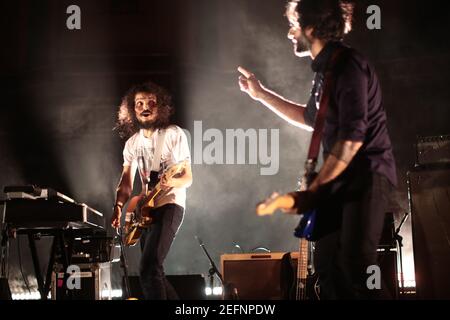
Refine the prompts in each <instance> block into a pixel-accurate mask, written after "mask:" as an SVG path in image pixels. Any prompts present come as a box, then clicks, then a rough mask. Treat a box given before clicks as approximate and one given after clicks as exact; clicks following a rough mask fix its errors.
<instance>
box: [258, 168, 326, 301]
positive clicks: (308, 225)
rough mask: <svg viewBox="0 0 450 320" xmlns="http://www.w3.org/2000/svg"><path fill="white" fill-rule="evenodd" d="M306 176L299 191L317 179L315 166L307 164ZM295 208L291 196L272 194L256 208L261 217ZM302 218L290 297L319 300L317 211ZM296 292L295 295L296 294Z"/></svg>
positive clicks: (312, 211)
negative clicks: (315, 261) (315, 258)
mask: <svg viewBox="0 0 450 320" xmlns="http://www.w3.org/2000/svg"><path fill="white" fill-rule="evenodd" d="M305 167H306V170H305V174H304V175H303V177H302V179H301V180H300V182H299V191H305V190H307V186H308V184H309V183H311V182H312V180H313V179H314V178H315V176H316V173H315V171H314V167H315V164H313V163H309V162H307V164H306V166H305ZM293 206H294V199H293V197H292V196H290V195H279V194H277V193H274V194H272V196H271V197H270V198H268V199H267V200H265V201H264V202H262V203H259V204H258V205H257V207H256V213H257V214H258V215H259V216H266V215H272V214H273V213H274V212H275V211H277V210H283V211H285V212H287V211H290V210H291V208H292V207H293ZM301 214H302V218H301V219H300V222H299V224H298V226H297V228H296V229H295V233H294V235H295V236H296V237H297V238H299V257H298V263H297V277H296V281H295V285H293V286H292V288H291V290H290V292H289V297H290V298H291V299H295V300H319V294H320V292H319V286H318V277H317V275H316V274H315V271H314V265H313V250H314V249H313V243H312V242H311V241H310V240H311V238H312V237H313V232H314V225H315V220H316V211H315V210H314V209H312V210H308V211H306V212H301ZM294 292H295V293H294Z"/></svg>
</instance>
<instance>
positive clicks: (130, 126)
mask: <svg viewBox="0 0 450 320" xmlns="http://www.w3.org/2000/svg"><path fill="white" fill-rule="evenodd" d="M172 113H173V106H172V99H171V96H170V94H169V93H168V92H167V90H166V89H164V88H163V87H161V86H159V85H157V84H155V83H152V82H147V83H144V84H140V85H136V86H134V87H132V88H131V89H130V90H129V91H128V92H127V93H126V95H125V96H124V97H123V99H122V103H121V105H120V107H119V111H118V114H117V115H118V117H117V124H116V127H115V129H116V130H117V131H118V132H119V135H120V136H121V137H122V138H124V139H127V140H126V143H125V147H124V149H123V169H122V175H121V178H120V182H119V184H118V186H117V192H116V201H115V204H114V208H113V216H112V220H111V224H112V226H113V227H114V228H119V227H120V226H121V216H122V210H123V209H124V205H125V204H126V203H127V202H128V200H129V198H130V196H131V194H132V191H133V181H134V177H135V174H136V170H138V172H139V176H140V178H141V183H142V191H141V195H142V196H145V195H146V194H147V193H148V192H149V191H150V190H149V185H150V184H151V183H153V184H154V182H155V181H150V180H152V179H151V176H152V178H154V179H159V178H158V175H152V174H151V170H154V172H160V174H161V172H162V170H163V169H165V168H170V167H171V166H173V165H175V164H177V163H180V162H183V163H185V164H186V165H185V166H184V167H183V170H182V171H181V172H180V173H179V174H177V175H174V176H167V175H162V176H161V175H160V177H161V181H160V188H161V192H160V193H158V196H157V197H156V198H155V200H154V204H153V206H152V207H151V216H152V219H153V220H152V223H151V224H150V225H149V226H147V227H146V228H144V230H143V232H142V234H141V236H140V239H139V241H140V246H141V249H142V257H141V261H140V267H139V278H140V283H141V287H142V291H143V293H144V296H145V298H146V299H149V300H165V299H177V294H176V292H175V290H174V289H173V287H172V286H171V285H170V283H169V282H168V281H167V279H166V277H165V274H164V267H163V263H164V260H165V258H166V256H167V254H168V252H169V249H170V246H171V245H172V242H173V240H174V238H175V235H176V234H177V232H178V229H179V228H180V226H181V223H182V221H183V217H184V208H185V206H186V188H188V187H189V186H190V185H191V184H192V171H191V167H190V151H189V146H188V142H187V137H186V135H185V133H184V132H183V130H182V129H181V128H180V127H178V126H176V125H173V124H171V123H170V116H171V115H172ZM158 163H159V165H157V164H158ZM141 199H143V198H141ZM131 202H132V201H130V203H131ZM140 204H141V205H143V204H142V203H140ZM128 206H130V204H129V205H128ZM136 210H140V208H139V206H138V207H137V208H136ZM127 212H128V211H127Z"/></svg>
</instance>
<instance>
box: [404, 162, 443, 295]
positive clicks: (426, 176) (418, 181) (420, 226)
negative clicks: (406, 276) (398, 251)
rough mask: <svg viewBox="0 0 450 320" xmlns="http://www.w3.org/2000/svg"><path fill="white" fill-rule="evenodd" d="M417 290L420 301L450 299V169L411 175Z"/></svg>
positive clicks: (418, 172)
mask: <svg viewBox="0 0 450 320" xmlns="http://www.w3.org/2000/svg"><path fill="white" fill-rule="evenodd" d="M408 187H409V190H408V191H409V200H410V208H411V217H412V233H413V248H414V264H415V272H416V290H417V297H418V298H419V299H450V275H449V270H450V196H449V195H450V169H449V168H448V167H447V168H434V169H433V168H417V169H415V170H414V171H411V172H408Z"/></svg>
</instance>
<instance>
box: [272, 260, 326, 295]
mask: <svg viewBox="0 0 450 320" xmlns="http://www.w3.org/2000/svg"><path fill="white" fill-rule="evenodd" d="M297 268H298V264H297V265H296V264H295V262H294V261H293V259H292V256H291V253H290V252H288V253H286V254H285V255H284V256H283V258H282V259H281V296H282V299H283V300H309V301H317V300H320V298H319V297H320V292H319V286H318V279H319V277H318V276H317V274H313V275H307V276H306V279H297V276H296V275H297ZM298 286H304V287H305V290H304V293H301V294H300V293H299V294H298V293H297V292H298V290H297V287H298Z"/></svg>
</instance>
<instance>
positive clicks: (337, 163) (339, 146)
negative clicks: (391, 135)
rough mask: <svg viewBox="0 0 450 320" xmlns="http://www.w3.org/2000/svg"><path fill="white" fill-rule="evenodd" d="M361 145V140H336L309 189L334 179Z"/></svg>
mask: <svg viewBox="0 0 450 320" xmlns="http://www.w3.org/2000/svg"><path fill="white" fill-rule="evenodd" d="M362 145H363V143H362V142H355V141H343V140H340V141H338V142H337V143H336V144H335V145H334V147H333V149H332V150H331V152H330V154H329V155H328V157H327V159H326V160H325V162H324V164H323V166H322V169H321V170H320V172H319V174H318V176H317V178H316V179H315V180H314V181H313V183H312V184H311V186H310V188H309V190H310V191H313V192H315V191H317V189H318V188H319V187H320V186H322V185H324V184H326V183H328V182H330V181H332V180H334V179H336V178H337V177H338V176H339V175H340V174H341V173H342V172H344V170H345V169H346V168H347V167H348V165H349V164H350V162H351V161H352V159H353V158H354V157H355V155H356V153H357V152H358V151H359V149H360V148H361V147H362Z"/></svg>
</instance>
